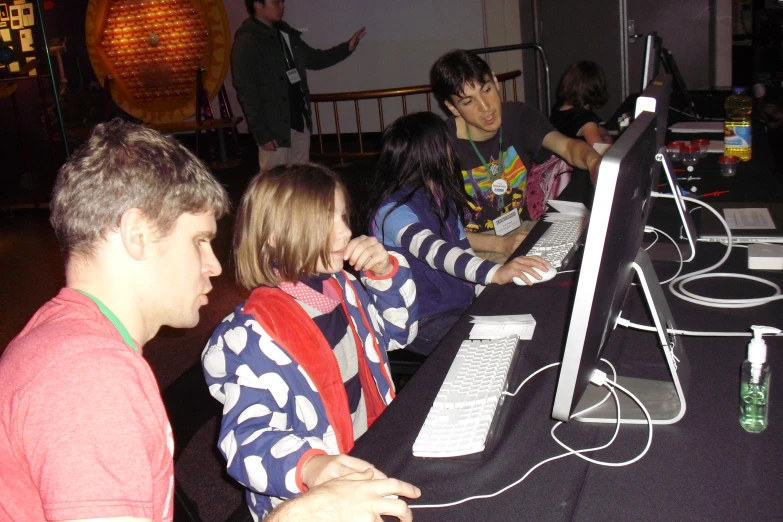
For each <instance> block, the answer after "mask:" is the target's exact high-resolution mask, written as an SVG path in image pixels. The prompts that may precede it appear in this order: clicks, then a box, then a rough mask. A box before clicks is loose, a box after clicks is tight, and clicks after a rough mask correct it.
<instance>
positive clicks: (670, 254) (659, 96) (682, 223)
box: [634, 72, 698, 262]
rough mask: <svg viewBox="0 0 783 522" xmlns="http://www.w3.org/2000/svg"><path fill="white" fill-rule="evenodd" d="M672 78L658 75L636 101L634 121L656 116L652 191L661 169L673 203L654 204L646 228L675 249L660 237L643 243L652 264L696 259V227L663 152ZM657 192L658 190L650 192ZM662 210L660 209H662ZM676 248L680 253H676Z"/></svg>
mask: <svg viewBox="0 0 783 522" xmlns="http://www.w3.org/2000/svg"><path fill="white" fill-rule="evenodd" d="M672 81H673V80H672V76H671V75H669V74H666V73H665V72H661V73H659V74H658V76H657V77H656V78H655V79H654V80H653V81H651V82H650V84H649V85H648V86H647V88H646V89H644V91H643V92H642V94H641V95H640V96H639V97H638V98H637V99H636V110H635V111H634V118H637V117H638V116H639V115H640V114H641V113H642V112H645V111H646V112H652V113H654V114H655V118H656V126H657V130H658V135H657V139H656V147H657V153H656V159H658V163H659V167H657V168H656V173H655V176H654V182H655V183H654V185H653V187H658V180H659V178H660V168H661V167H663V171H664V178H665V181H664V183H666V184H668V186H669V188H670V189H671V193H672V196H673V199H672V200H671V201H672V203H671V204H669V202H668V201H666V202H664V204H663V205H661V204H660V203H662V202H658V203H656V207H658V208H657V209H656V212H655V213H654V214H653V216H652V219H651V220H650V222H648V224H649V225H651V226H654V227H656V228H658V229H661V230H664V231H665V232H666V233H667V234H669V235H670V236H671V237H672V238H673V239H674V240H675V241H677V246H676V247H675V245H673V244H672V243H671V242H670V241H669V240H668V239H666V238H664V237H659V238H657V239H652V240H651V241H645V243H644V246H645V248H646V249H647V253H648V254H649V255H650V259H653V260H655V261H680V259H682V260H683V261H685V262H687V261H692V260H693V258H694V257H695V256H696V238H697V237H698V236H697V234H696V225H695V224H694V223H693V219H691V215H690V213H689V212H688V210H687V208H686V207H685V202H684V201H683V200H682V194H681V193H680V186H679V184H678V183H677V176H676V175H675V172H674V167H673V166H672V164H671V160H670V159H669V158H668V153H667V152H666V148H665V145H666V129H667V125H668V115H669V99H670V97H671V93H672ZM653 190H654V191H657V188H654V189H653ZM661 207H663V208H661ZM678 248H679V252H678V251H677V249H678Z"/></svg>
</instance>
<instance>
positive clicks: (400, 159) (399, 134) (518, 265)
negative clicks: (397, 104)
mask: <svg viewBox="0 0 783 522" xmlns="http://www.w3.org/2000/svg"><path fill="white" fill-rule="evenodd" d="M373 187H374V190H375V195H374V197H371V202H372V203H371V205H370V208H369V212H368V216H369V219H370V223H369V228H370V232H371V234H372V235H374V236H375V237H377V238H378V240H379V241H381V243H383V244H384V246H385V247H386V248H387V250H389V251H390V252H397V253H400V254H402V255H403V256H405V258H406V259H407V260H408V263H409V264H410V266H411V270H412V271H413V279H414V281H415V282H416V288H417V301H418V303H419V311H420V313H419V317H420V319H419V332H418V336H417V337H416V339H415V340H414V341H413V342H412V343H411V344H409V345H408V347H407V348H408V349H409V350H412V351H414V352H417V353H421V354H424V355H428V354H429V353H430V352H431V351H432V349H433V348H434V347H435V346H436V345H437V344H438V342H439V341H440V339H442V338H443V336H444V335H445V334H446V333H447V332H448V331H449V329H451V327H452V326H453V325H454V323H456V321H457V320H458V319H459V317H460V316H461V315H462V312H464V311H465V309H466V308H467V307H468V306H470V304H471V302H472V301H473V299H474V297H475V296H476V295H477V294H478V293H479V292H480V291H481V290H482V289H483V288H484V287H483V286H482V285H488V284H490V283H496V284H505V283H508V282H511V281H512V280H513V278H514V277H519V278H520V279H522V280H524V282H525V284H532V281H533V280H539V279H541V277H540V275H539V274H538V273H537V272H536V271H535V270H534V267H535V268H538V269H539V270H541V271H544V272H545V271H547V270H548V269H549V264H548V263H547V262H546V261H544V260H543V259H542V258H540V257H536V256H531V257H518V258H515V259H512V260H510V261H508V262H507V263H506V264H504V265H500V264H497V263H494V262H491V261H487V260H483V259H481V258H479V257H477V256H476V255H475V254H474V252H473V249H472V248H471V246H470V243H469V242H468V239H467V237H466V234H465V230H464V226H465V223H466V213H467V211H468V207H469V205H470V203H469V201H470V200H469V198H468V195H467V194H466V193H465V189H464V185H463V182H462V175H461V173H460V166H459V159H458V158H457V156H456V154H455V153H454V150H453V148H452V147H451V144H450V140H449V135H448V129H447V128H446V123H445V122H444V121H443V120H442V119H441V118H440V117H438V116H437V115H435V114H433V113H431V112H420V113H415V114H410V115H408V116H403V117H402V118H399V119H398V120H397V121H395V122H394V123H392V124H391V125H390V126H389V128H388V129H386V131H385V132H384V134H383V143H382V146H381V154H380V158H379V160H378V167H377V171H376V179H375V182H374V183H373ZM507 237H508V241H510V242H514V243H515V244H514V245H513V248H511V249H510V250H511V251H513V250H514V249H515V248H516V246H517V245H518V244H519V242H521V240H522V239H523V237H524V236H522V235H520V234H513V235H509V236H507Z"/></svg>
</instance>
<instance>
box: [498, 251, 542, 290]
mask: <svg viewBox="0 0 783 522" xmlns="http://www.w3.org/2000/svg"><path fill="white" fill-rule="evenodd" d="M549 266H550V265H549V263H548V262H547V261H546V260H545V259H543V258H541V257H538V256H522V257H515V258H514V259H511V260H510V261H508V262H506V264H505V265H503V266H501V267H500V268H499V269H498V271H497V272H495V275H494V276H492V283H494V284H496V285H505V284H506V283H510V282H511V281H512V280H513V278H514V277H518V278H520V279H521V280H523V281H524V282H525V284H526V285H528V286H530V285H532V284H533V280H536V281H539V280H541V276H540V275H538V273H537V272H536V271H535V270H533V267H537V268H538V269H539V270H541V271H542V272H546V271H547V270H549Z"/></svg>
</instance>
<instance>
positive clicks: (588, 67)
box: [557, 61, 609, 109]
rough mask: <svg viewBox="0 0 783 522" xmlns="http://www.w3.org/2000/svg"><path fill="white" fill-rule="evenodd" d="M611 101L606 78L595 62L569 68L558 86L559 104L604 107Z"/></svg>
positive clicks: (592, 107)
mask: <svg viewBox="0 0 783 522" xmlns="http://www.w3.org/2000/svg"><path fill="white" fill-rule="evenodd" d="M607 101H609V93H608V92H607V90H606V76H605V75H604V71H603V70H602V69H601V67H600V66H599V65H598V64H597V63H595V62H589V61H582V62H576V63H574V64H571V65H569V66H568V69H566V70H565V72H564V73H563V76H562V77H561V78H560V83H558V85H557V104H558V105H563V104H564V103H567V104H569V105H573V106H574V107H584V106H585V105H589V106H590V108H591V109H598V108H600V107H603V106H604V105H605V104H606V102H607Z"/></svg>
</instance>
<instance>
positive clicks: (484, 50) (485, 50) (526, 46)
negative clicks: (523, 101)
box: [470, 43, 552, 117]
mask: <svg viewBox="0 0 783 522" xmlns="http://www.w3.org/2000/svg"><path fill="white" fill-rule="evenodd" d="M524 50H532V51H535V52H536V53H537V54H538V57H539V58H540V59H541V64H542V65H543V67H544V88H543V90H544V97H545V98H546V105H545V106H544V107H541V103H542V101H543V100H542V97H541V77H540V75H539V74H538V72H539V71H538V63H536V77H537V79H538V80H537V81H536V95H537V97H538V110H540V111H541V112H542V113H544V114H546V115H547V117H549V111H551V110H552V100H551V98H550V96H551V95H550V92H551V89H550V88H549V87H550V82H549V61H548V60H547V59H546V52H544V48H543V47H541V46H540V45H538V44H537V43H520V44H513V45H497V46H495V47H481V48H479V49H470V52H472V53H476V54H491V53H500V52H505V51H524Z"/></svg>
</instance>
